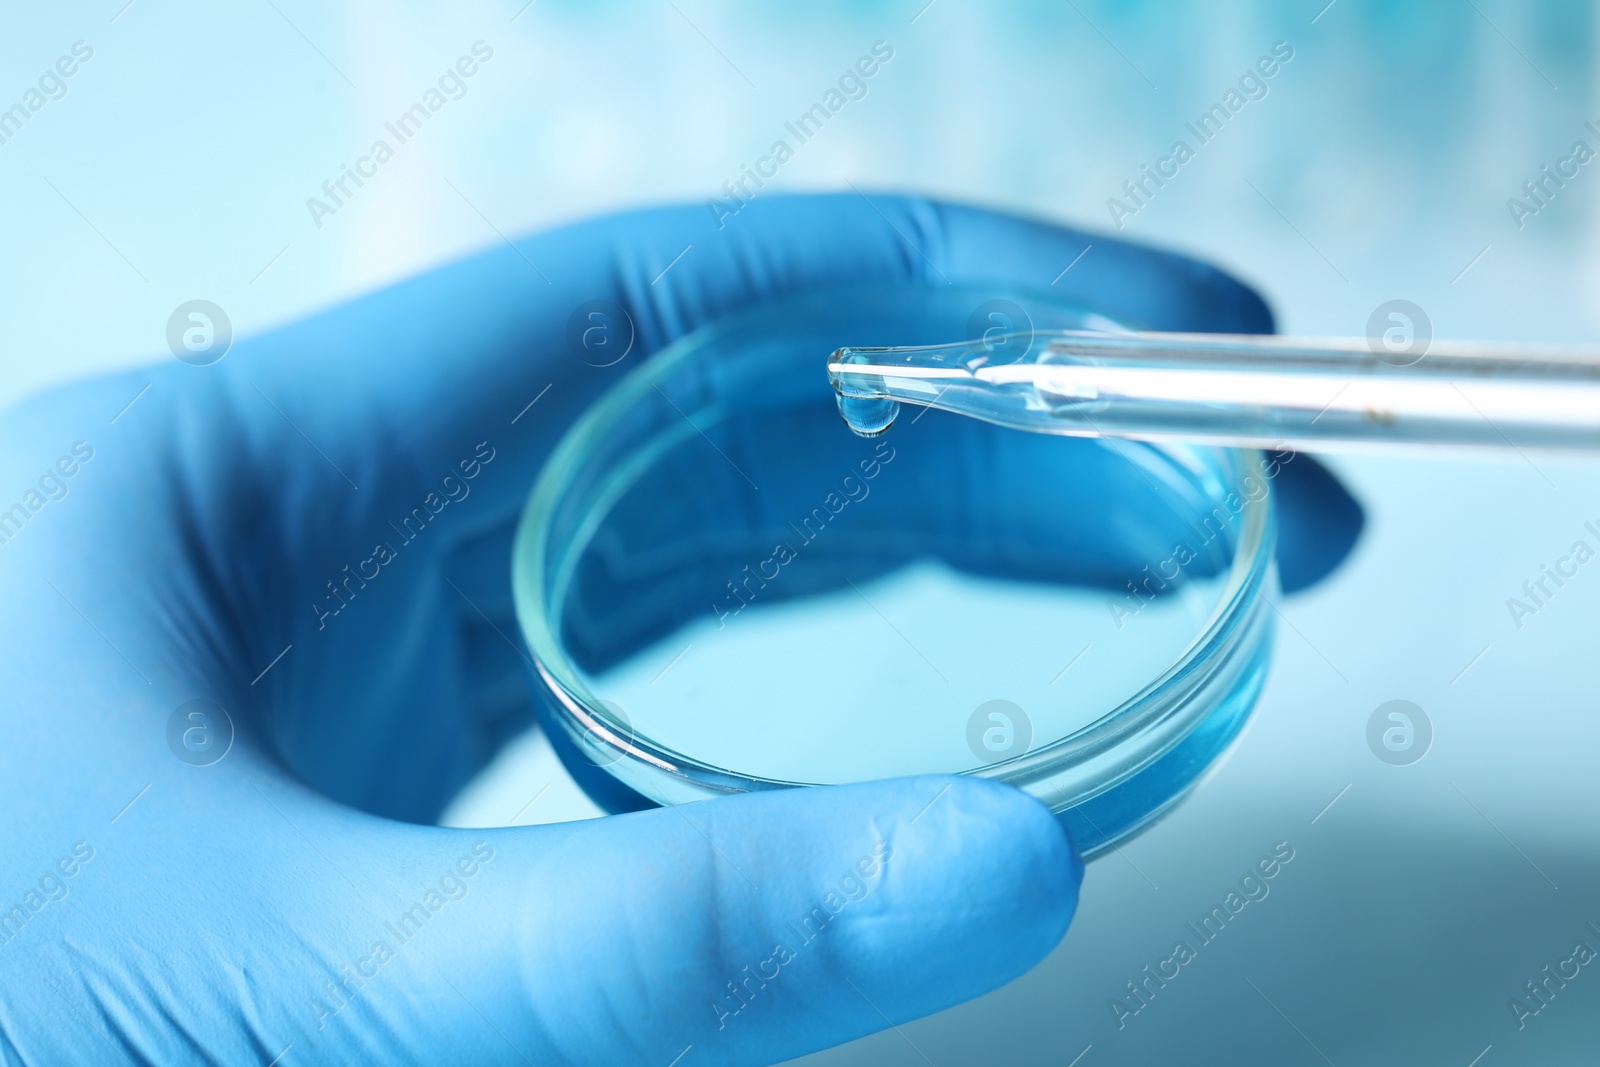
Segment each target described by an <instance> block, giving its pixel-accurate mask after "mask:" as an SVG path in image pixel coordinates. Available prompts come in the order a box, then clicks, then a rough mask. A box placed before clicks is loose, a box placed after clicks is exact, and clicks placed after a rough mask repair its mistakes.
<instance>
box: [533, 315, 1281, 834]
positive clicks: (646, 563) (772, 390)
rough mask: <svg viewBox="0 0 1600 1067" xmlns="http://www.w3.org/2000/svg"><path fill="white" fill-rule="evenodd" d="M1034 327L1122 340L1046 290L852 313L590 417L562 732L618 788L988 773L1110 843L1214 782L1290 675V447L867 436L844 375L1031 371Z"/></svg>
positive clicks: (777, 331) (551, 631)
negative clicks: (856, 351) (855, 366)
mask: <svg viewBox="0 0 1600 1067" xmlns="http://www.w3.org/2000/svg"><path fill="white" fill-rule="evenodd" d="M908 324H910V325H909V326H908ZM1031 328H1037V329H1040V330H1043V329H1058V328H1062V329H1116V328H1120V327H1119V325H1118V324H1116V323H1113V322H1111V321H1109V320H1107V319H1105V318H1103V317H1102V316H1099V315H1097V314H1096V313H1095V312H1093V310H1092V309H1085V308H1077V307H1071V306H1064V305H1061V304H1059V303H1055V302H1051V301H1049V300H1047V299H1040V298H1038V297H1035V296H1030V295H1029V294H1021V293H1015V292H1009V293H1006V294H1004V295H1003V296H999V297H997V296H996V295H995V294H994V293H993V292H992V291H989V290H981V289H976V288H964V287H948V288H946V287H941V288H940V289H937V290H930V289H913V288H901V289H896V290H881V291H870V292H869V291H861V290H853V291H850V292H843V293H836V294H828V295H825V296H820V297H814V298H809V299H806V300H803V301H794V302H789V303H786V304H782V305H775V306H770V307H765V308H762V309H760V310H759V311H757V312H754V313H751V314H748V315H746V316H743V317H741V318H738V319H734V320H730V321H727V322H723V323H719V324H717V325H714V326H712V327H710V328H708V329H706V330H703V331H701V332H699V333H697V334H695V335H694V336H691V337H689V338H686V339H684V340H683V341H681V342H679V343H678V344H676V345H674V346H672V347H671V348H670V349H668V350H667V351H665V352H663V353H661V354H660V355H658V356H656V357H655V358H654V359H652V360H651V361H649V362H648V363H646V364H644V365H643V366H641V367H640V368H637V369H635V370H634V371H633V372H632V373H631V374H630V375H629V376H628V377H627V378H626V379H624V380H623V381H622V382H621V383H619V384H618V386H617V387H616V388H615V389H614V390H612V391H611V392H610V393H608V394H607V396H606V397H605V398H603V399H602V401H601V402H600V403H599V404H598V405H597V406H596V407H595V408H594V409H593V410H591V411H590V412H588V413H587V414H586V415H585V417H584V418H583V419H582V420H581V421H580V422H579V423H578V424H577V425H576V426H575V427H574V428H573V429H572V431H571V432H570V433H569V434H568V436H567V437H566V438H565V439H564V440H563V442H562V443H561V445H560V446H559V447H558V449H557V451H556V453H555V454H554V455H553V457H552V459H551V461H550V463H549V465H548V466H547V468H546V469H545V471H544V472H543V473H542V474H541V476H540V478H539V480H538V483H537V484H536V485H535V487H534V489H533V492H532V494H531V496H530V499H529V502H528V505H527V508H526V511H525V514H524V517H523V521H522V526H521V529H520V530H519V533H518V538H517V543H516V548H515V558H514V560H513V575H514V584H515V588H516V595H517V607H518V615H519V619H520V621H521V624H522V626H523V630H524V634H525V636H526V637H527V639H528V643H529V646H530V649H531V651H532V653H533V656H534V659H535V662H536V664H537V675H538V677H537V681H536V685H537V687H538V690H539V692H538V696H539V704H540V717H541V720H542V721H543V723H544V725H545V727H546V728H547V729H548V730H549V731H550V733H551V735H552V739H553V741H554V742H555V743H556V748H557V751H558V752H560V753H561V754H562V757H563V759H564V760H565V761H566V762H567V763H568V766H569V767H570V768H571V769H572V770H573V773H574V775H575V777H577V778H578V780H579V782H580V784H582V785H583V786H584V787H585V789H586V790H587V791H588V792H589V793H590V794H591V796H593V797H594V798H595V799H596V800H597V801H599V802H600V803H601V804H602V806H604V807H607V808H609V809H611V810H625V809H630V808H636V807H639V806H643V805H646V804H651V803H681V802H685V801H689V800H694V799H701V798H704V797H707V796H714V795H719V794H723V793H728V792H738V791H746V790H753V789H768V788H784V787H790V786H796V785H829V784H839V783H845V782H852V781H862V780H869V779H875V778H885V777H894V776H899V775H910V774H925V773H963V774H979V775H984V776H988V777H995V778H1000V779H1002V780H1005V781H1009V782H1012V783H1013V784H1015V785H1017V786H1019V787H1020V788H1023V789H1026V790H1028V791H1030V792H1032V793H1033V794H1034V795H1036V796H1038V797H1039V798H1040V799H1041V800H1043V801H1044V802H1045V803H1047V804H1048V805H1050V807H1051V808H1052V809H1053V810H1055V811H1057V812H1058V814H1060V816H1061V817H1062V818H1063V820H1064V821H1066V823H1067V824H1068V827H1069V829H1070V830H1071V831H1072V833H1073V836H1074V839H1075V841H1076V842H1077V843H1078V845H1079V847H1080V849H1082V850H1083V851H1084V852H1085V853H1086V854H1090V855H1092V854H1094V853H1096V852H1098V851H1100V850H1102V849H1104V848H1106V847H1108V846H1109V845H1110V844H1112V843H1115V842H1116V841H1118V840H1121V839H1122V838H1124V837H1126V836H1128V835H1129V834H1131V833H1133V832H1136V831H1137V830H1138V829H1139V828H1140V827H1142V826H1144V825H1147V824H1148V823H1149V822H1150V820H1152V819H1153V818H1155V817H1156V816H1157V815H1159V814H1160V812H1162V811H1163V810H1165V809H1166V808H1167V807H1169V806H1170V805H1171V804H1172V803H1174V802H1175V801H1176V800H1177V799H1178V798H1179V797H1180V796H1181V795H1182V794H1183V793H1184V792H1185V791H1186V790H1187V789H1189V788H1191V787H1192V786H1193V785H1194V784H1195V782H1196V781H1197V780H1198V779H1199V777H1200V776H1201V775H1202V774H1203V773H1204V771H1205V770H1206V769H1207V768H1208V767H1210V766H1212V765H1213V764H1214V763H1215V761H1216V760H1217V758H1218V756H1219V755H1220V754H1221V753H1222V752H1223V751H1224V750H1225V749H1226V747H1227V745H1228V744H1229V743H1230V742H1231V741H1232V740H1233V739H1234V738H1235V737H1236V736H1237V735H1238V733H1239V730H1240V728H1241V727H1242V726H1243V724H1244V722H1245V720H1246V718H1247V716H1248V713H1249V710H1250V707H1251V706H1252V705H1253V703H1254V701H1255V698H1256V696H1257V694H1258V693H1259V690H1260V687H1261V684H1262V681H1263V679H1264V674H1265V669H1266V664H1267V659H1268V651H1269V646H1270V638H1271V625H1270V622H1271V620H1270V608H1268V607H1267V606H1266V605H1265V602H1264V600H1263V599H1262V593H1263V591H1268V590H1270V589H1271V585H1272V582H1273V580H1274V579H1273V571H1272V565H1271V555H1272V537H1273V528H1274V527H1273V510H1272V502H1271V497H1270V491H1269V481H1270V479H1269V477H1268V475H1269V473H1270V469H1269V468H1268V466H1267V463H1266V461H1265V460H1264V459H1263V457H1261V456H1260V454H1258V453H1254V452H1249V451H1235V450H1226V449H1213V448H1201V447H1188V446H1165V445H1162V446H1158V445H1154V444H1149V443H1143V442H1132V441H1113V440H1100V439H1093V438H1066V437H1046V436H1041V435H1033V434H1025V433H1019V432H1016V431H1011V430H1005V429H1001V428H998V427H994V426H990V425H988V424H985V423H981V422H977V421H974V420H971V419H966V418H962V417H959V416H954V415H950V414H947V413H944V412H938V411H926V412H921V413H919V412H916V411H907V412H905V413H903V414H902V416H901V418H900V419H899V420H898V421H897V422H896V423H895V425H894V426H893V427H892V428H891V429H890V430H889V431H888V432H887V433H885V434H884V435H882V436H881V437H877V438H873V439H863V438H861V437H858V436H856V435H855V434H853V433H852V432H851V431H850V430H849V429H848V428H847V427H846V426H845V424H844V422H843V421H842V419H841V418H840V417H839V415H838V412H837V410H836V407H835V402H834V397H833V394H832V391H831V390H830V389H829V387H828V384H827V380H826V376H825V373H824V369H823V368H824V361H825V357H826V356H827V354H828V353H829V352H831V351H832V350H833V349H834V348H836V347H838V346H839V345H840V344H846V343H848V344H862V345H868V344H890V343H895V344H918V343H933V342H938V341H947V340H951V339H959V338H963V337H976V336H980V335H982V334H983V332H984V331H985V330H991V329H992V330H993V332H994V335H995V336H999V335H1002V334H1006V333H1011V332H1013V331H1017V330H1021V331H1024V332H1023V335H1022V336H1021V337H1018V336H1015V334H1014V333H1013V334H1012V336H1009V337H1007V338H1006V339H1004V340H1002V341H998V342H997V348H996V350H995V353H994V358H995V359H996V360H997V361H1001V360H1005V359H1008V358H1016V357H1017V356H1020V355H1021V354H1022V352H1023V348H1022V347H1021V346H1025V345H1027V344H1029V343H1030V341H1029V338H1028V336H1027V333H1026V331H1027V330H1029V329H1031ZM1007 346H1010V347H1009V348H1008V347H1007Z"/></svg>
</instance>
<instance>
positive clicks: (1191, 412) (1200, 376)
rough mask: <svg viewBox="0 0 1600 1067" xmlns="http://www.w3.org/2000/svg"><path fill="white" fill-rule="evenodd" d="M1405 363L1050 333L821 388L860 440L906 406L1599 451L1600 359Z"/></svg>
mask: <svg viewBox="0 0 1600 1067" xmlns="http://www.w3.org/2000/svg"><path fill="white" fill-rule="evenodd" d="M1017 351H1023V352H1024V354H1023V355H1022V356H1021V357H1020V358H1016V357H1014V356H1013V355H1011V353H1014V352H1017ZM1002 353H1004V355H1002ZM1412 358H1414V357H1407V356H1404V355H1395V354H1390V353H1388V352H1384V353H1383V354H1381V355H1380V354H1378V353H1375V352H1373V351H1372V350H1371V348H1369V346H1368V345H1367V344H1366V343H1365V342H1364V341H1361V340H1344V339H1329V338H1292V337H1278V336H1259V335H1244V334H1198V333H1196V334H1188V333H1089V332H1078V331H1058V332H1050V333H1038V334H1033V335H1028V334H1013V335H1008V336H1006V337H1004V338H989V339H987V340H979V341H971V342H961V343H956V344H948V345H934V346H927V347H915V348H841V349H839V350H838V351H836V352H834V353H833V355H832V356H830V357H829V359H828V380H829V382H830V383H831V384H832V385H833V388H834V391H835V392H836V394H837V397H838V402H839V411H840V413H841V414H842V415H843V416H844V418H845V421H846V422H847V423H849V424H850V427H851V428H852V429H853V430H855V431H856V432H857V433H859V434H862V435H863V436H868V437H870V436H875V435H877V434H880V433H882V432H883V431H884V430H886V429H888V428H889V425H890V423H892V422H893V421H894V418H895V415H896V413H897V412H898V410H899V405H900V404H902V403H906V404H916V405H920V406H923V407H931V408H939V409H942V410H945V411H952V412H956V413H958V414H962V415H969V416H972V417H974V418H978V419H983V420H985V421H987V422H992V423H996V424H998V425H1001V426H1008V427H1012V428H1015V429H1020V430H1029V431H1032V432H1034V433H1047V434H1065V435H1071V436H1079V437H1098V436H1112V437H1131V438H1141V439H1147V440H1186V441H1193V442H1204V443H1212V444H1230V445H1253V446H1260V447H1272V448H1285V447H1300V446H1315V445H1318V444H1344V445H1362V444H1373V445H1393V444H1411V445H1469V446H1488V447H1507V446H1510V447H1514V448H1524V447H1527V448H1555V449H1578V450H1593V449H1600V352H1597V351H1595V350H1592V349H1590V350H1585V349H1577V348H1559V347H1542V348H1534V347H1530V346H1526V345H1499V344H1476V343H1474V344H1460V343H1457V344H1446V343H1435V344H1434V345H1433V346H1432V348H1430V349H1429V350H1428V352H1427V354H1426V356H1425V357H1423V358H1421V359H1420V360H1417V361H1416V362H1407V361H1408V360H1409V359H1412ZM1391 360H1392V361H1393V362H1391ZM1402 364H1404V365H1402Z"/></svg>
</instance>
